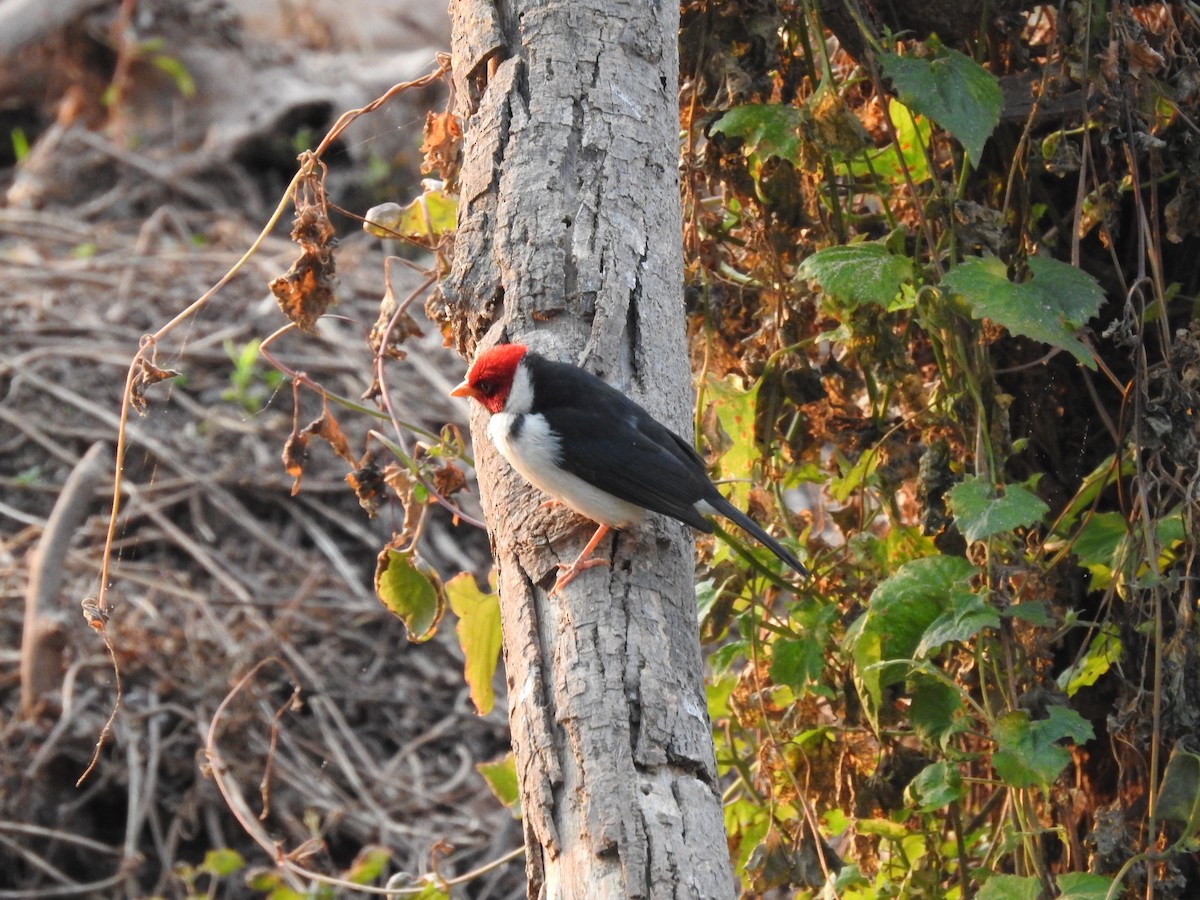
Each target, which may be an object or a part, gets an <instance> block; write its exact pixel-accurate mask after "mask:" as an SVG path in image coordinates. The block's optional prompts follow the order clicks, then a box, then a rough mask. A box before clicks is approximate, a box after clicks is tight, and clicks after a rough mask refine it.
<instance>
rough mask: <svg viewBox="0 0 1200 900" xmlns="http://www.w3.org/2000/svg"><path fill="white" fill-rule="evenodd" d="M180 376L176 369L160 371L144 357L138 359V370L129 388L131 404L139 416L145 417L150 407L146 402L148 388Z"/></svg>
mask: <svg viewBox="0 0 1200 900" xmlns="http://www.w3.org/2000/svg"><path fill="white" fill-rule="evenodd" d="M178 374H179V373H178V372H176V371H175V370H174V369H160V368H159V367H158V366H156V365H155V364H154V363H152V362H150V360H148V359H146V357H144V356H142V357H139V358H138V370H137V373H136V374H135V375H134V376H133V383H132V384H131V385H130V388H129V402H130V404H131V405H132V406H133V408H134V409H136V410H137V411H138V415H145V414H146V408H147V407H148V405H149V404H148V403H147V402H146V388H148V387H150V385H152V384H158V383H159V382H160V381H166V380H167V379H169V378H174V377H175V376H177V375H178Z"/></svg>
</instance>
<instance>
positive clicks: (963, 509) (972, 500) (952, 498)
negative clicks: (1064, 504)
mask: <svg viewBox="0 0 1200 900" xmlns="http://www.w3.org/2000/svg"><path fill="white" fill-rule="evenodd" d="M946 499H947V500H948V501H949V502H950V509H951V511H952V512H953V513H954V521H955V523H956V524H957V525H958V530H959V531H961V532H962V533H963V537H965V538H966V539H967V540H968V541H969V542H971V543H974V542H975V541H981V540H983V539H984V538H989V537H991V536H992V535H994V534H1002V533H1003V532H1006V531H1012V530H1013V529H1014V528H1022V527H1025V526H1028V525H1032V524H1034V523H1035V522H1038V521H1040V520H1041V518H1042V516H1044V515H1045V514H1046V512H1047V511H1048V510H1049V509H1050V507H1048V506H1047V505H1046V504H1045V503H1043V502H1042V500H1041V499H1040V498H1039V497H1038V496H1037V494H1035V493H1033V491H1031V490H1029V489H1028V488H1026V487H1023V486H1022V485H1019V484H1010V485H1008V486H1007V487H1005V489H1004V494H1003V495H1002V496H999V497H997V496H996V493H995V489H994V488H993V487H992V484H991V482H989V481H984V480H983V479H980V478H967V479H965V480H963V481H962V482H960V483H959V484H956V485H955V486H954V487H952V488H951V489H950V490H949V491H948V492H947V493H946Z"/></svg>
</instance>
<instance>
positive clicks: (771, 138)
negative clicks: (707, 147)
mask: <svg viewBox="0 0 1200 900" xmlns="http://www.w3.org/2000/svg"><path fill="white" fill-rule="evenodd" d="M805 118H806V113H805V111H804V110H802V109H797V108H796V107H794V106H783V105H781V104H778V103H747V104H745V105H743V106H735V107H734V108H733V109H731V110H729V112H727V113H725V115H723V116H721V118H719V119H717V120H716V121H715V122H714V123H713V124H712V126H711V127H710V128H709V131H710V132H712V133H713V134H726V135H729V136H730V137H736V138H741V139H742V141H743V142H744V144H745V148H744V152H745V153H746V155H750V154H753V155H755V156H757V157H758V158H759V159H761V160H763V161H766V160H768V159H770V158H772V157H776V158H778V159H785V160H787V161H788V162H790V163H793V164H795V163H798V162H799V159H800V132H799V129H800V127H801V125H803V123H804V121H805Z"/></svg>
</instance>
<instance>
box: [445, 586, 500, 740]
mask: <svg viewBox="0 0 1200 900" xmlns="http://www.w3.org/2000/svg"><path fill="white" fill-rule="evenodd" d="M446 596H447V597H448V598H449V600H450V608H451V609H452V610H454V614H455V615H456V616H458V624H457V625H455V626H454V631H455V633H457V634H458V642H459V644H460V645H461V646H462V650H463V656H464V657H466V664H465V668H464V672H465V675H466V679H467V685H468V686H469V687H470V689H471V702H472V703H474V704H475V709H476V710H478V712H479V714H480V715H481V716H486V715H487V714H488V713H490V712H491V711H492V706H493V705H494V704H495V701H496V695H495V692H494V690H493V688H492V679H493V678H494V677H495V674H496V662H497V661H498V660H499V659H500V644H501V638H500V596H499V594H495V593H492V594H485V593H484V592H483V591H481V590H479V586H478V585H477V584H476V583H475V576H473V575H471V574H470V573H468V572H461V573H459V574H458V575H455V576H454V577H453V578H451V579H450V581H448V582H447V583H446Z"/></svg>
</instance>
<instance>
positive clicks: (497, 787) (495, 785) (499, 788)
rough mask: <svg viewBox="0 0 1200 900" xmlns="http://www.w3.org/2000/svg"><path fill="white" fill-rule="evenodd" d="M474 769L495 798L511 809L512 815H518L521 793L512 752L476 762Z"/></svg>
mask: <svg viewBox="0 0 1200 900" xmlns="http://www.w3.org/2000/svg"><path fill="white" fill-rule="evenodd" d="M475 769H476V771H478V772H479V774H480V775H482V776H483V780H484V781H486V782H487V786H488V787H490V788H491V789H492V793H493V794H495V795H496V799H497V800H499V801H500V802H501V803H503V804H504V805H505V806H507V807H508V808H509V809H511V810H512V811H513V815H514V816H515V815H520V812H521V794H520V791H519V790H518V787H517V761H516V758H515V757H514V756H513V755H512V752H511V751H510V752H509V753H507V754H506V755H504V756H502V757H500V758H499V759H494V760H492V761H491V762H485V763H478V764H477V765H476V766H475Z"/></svg>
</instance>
